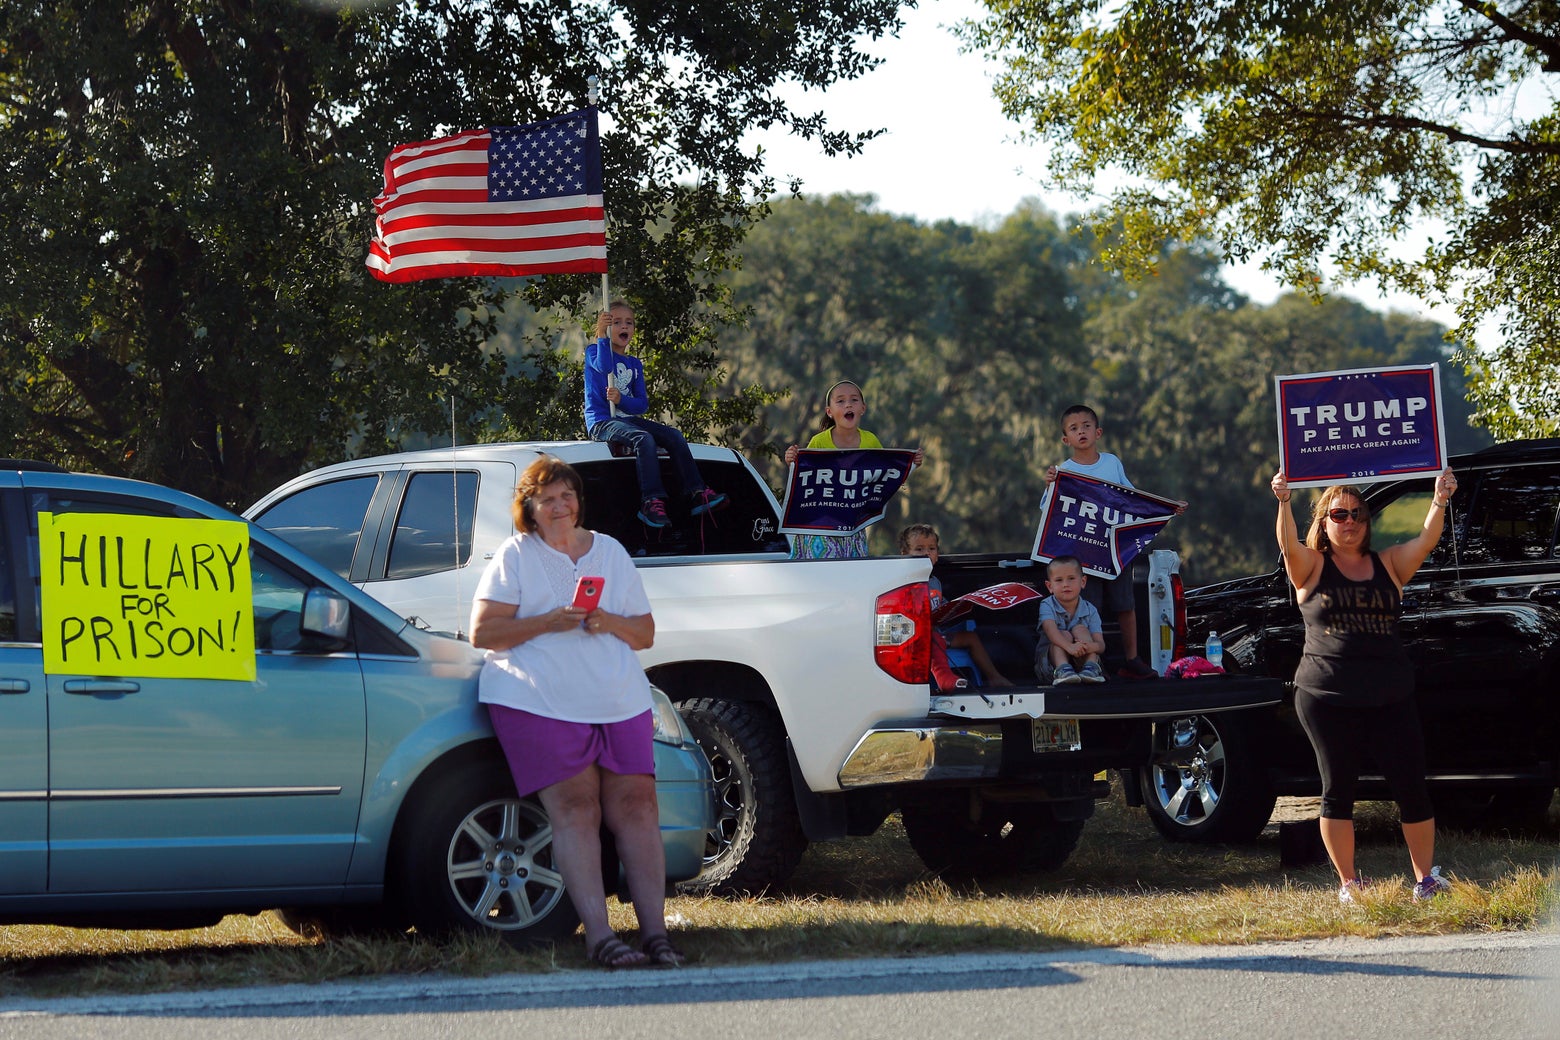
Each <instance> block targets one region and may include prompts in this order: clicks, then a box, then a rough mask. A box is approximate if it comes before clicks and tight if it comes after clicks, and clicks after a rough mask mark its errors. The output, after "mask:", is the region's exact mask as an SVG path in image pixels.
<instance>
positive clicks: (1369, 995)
mask: <svg viewBox="0 0 1560 1040" xmlns="http://www.w3.org/2000/svg"><path fill="white" fill-rule="evenodd" d="M500 1032H502V1034H503V1035H505V1036H508V1037H511V1038H515V1037H526V1038H532V1037H534V1038H536V1040H553V1038H560V1037H569V1038H596V1037H613V1038H619V1037H621V1038H628V1040H634V1038H641V1037H642V1038H645V1040H674V1038H678V1037H689V1038H695V1040H715V1038H719V1040H793V1038H794V1040H812V1038H816V1037H835V1036H838V1037H851V1038H879V1037H881V1038H884V1040H907V1038H913V1037H939V1038H965V1037H978V1038H980V1040H1007V1038H1013V1040H1019V1038H1022V1040H1033V1038H1035V1037H1037V1036H1068V1037H1099V1038H1108V1040H1128V1038H1133V1037H1143V1038H1151V1040H1181V1038H1187V1040H1208V1038H1213V1037H1237V1036H1238V1037H1240V1038H1242V1040H1269V1038H1284V1037H1328V1038H1333V1037H1339V1038H1346V1037H1358V1036H1369V1037H1378V1036H1380V1037H1402V1038H1415V1040H1419V1038H1431V1040H1435V1038H1448V1040H1469V1038H1478V1040H1517V1038H1528V1037H1531V1038H1533V1040H1556V1038H1557V1037H1560V935H1555V934H1501V935H1462V936H1441V937H1435V938H1414V939H1375V940H1358V939H1328V940H1319V941H1313V942H1294V943H1264V944H1260V945H1253V946H1221V947H1186V946H1176V947H1134V948H1126V949H1087V950H1069V951H1061V952H1054V953H1040V954H1002V955H997V956H982V955H970V954H965V955H959V956H952V957H926V958H917V959H877V960H862V961H835V962H818V963H809V964H786V965H778V966H774V967H753V966H748V967H727V968H721V967H714V968H706V967H692V968H685V969H683V970H680V971H646V970H639V971H622V972H616V973H610V974H609V973H606V972H601V971H590V970H579V971H565V972H558V973H555V974H552V975H545V976H538V975H505V976H497V977H493V978H487V979H445V978H428V979H414V980H405V979H394V980H372V981H365V982H357V983H341V984H333V985H325V986H285V987H267V988H257V989H246V990H224V991H218V992H213V993H204V994H195V993H179V994H160V995H149V996H135V997H86V998H77V999H63V1000H55V1001H32V1000H27V1001H22V1000H10V1001H0V1037H3V1038H10V1037H26V1038H40V1040H86V1038H91V1037H113V1038H115V1040H140V1038H145V1040H184V1038H189V1040H196V1038H200V1040H279V1038H293V1037H299V1036H309V1037H313V1036H320V1037H330V1038H332V1040H357V1038H360V1037H361V1038H364V1040H369V1038H372V1040H403V1038H412V1037H416V1038H418V1040H422V1038H442V1037H451V1038H457V1037H458V1038H461V1040H468V1038H470V1037H472V1036H481V1035H498V1034H499V1033H500Z"/></svg>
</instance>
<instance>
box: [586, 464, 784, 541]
mask: <svg viewBox="0 0 1560 1040" xmlns="http://www.w3.org/2000/svg"><path fill="white" fill-rule="evenodd" d="M574 468H575V469H577V470H578V471H579V474H580V479H581V480H582V481H583V482H584V484H585V526H586V527H589V528H590V529H591V530H594V531H605V532H606V533H607V534H610V535H612V536H613V537H614V538H616V539H618V541H620V542H622V543H623V547H624V548H626V549H627V550H628V552H629V555H631V556H722V555H728V554H732V553H764V552H786V551H787V550H788V548H789V543H787V541H786V538H785V536H784V535H782V534H781V533H780V520H779V517H777V516H776V515H775V510H774V507H773V506H772V505H770V502H769V499H768V498H767V497H766V496H765V495H764V493H763V489H762V488H763V486H762V485H761V484H760V483H759V482H758V481H756V480H754V479H753V476H752V474H750V473H749V472H748V471H747V470H746V468H744V467H743V466H742V464H741V463H739V462H711V461H706V460H703V459H701V460H699V472H700V475H702V476H703V477H704V482H705V484H707V485H708V486H709V487H711V488H713V489H714V490H716V491H719V492H722V493H724V494H726V495H728V496H730V501H729V502H728V503H727V504H726V506H724V507H723V508H721V509H718V510H716V511H715V512H714V513H711V514H709V515H707V516H705V517H703V518H702V520H701V518H697V517H689V516H688V514H687V512H686V510H685V509H684V507H683V504H682V503H681V502H675V503H669V506H670V509H669V512H670V513H671V520H672V523H671V526H670V527H667V528H664V529H661V530H656V531H652V530H650V529H649V528H647V527H645V525H644V524H642V523H640V522H639V520H638V518H637V514H638V512H639V478H638V475H637V474H636V473H635V470H634V460H633V459H612V460H610V461H604V462H582V463H579V464H577V465H576V466H575V467H574ZM661 479H662V480H663V481H664V482H665V483H666V486H667V487H669V488H675V487H676V486H677V474H676V473H674V472H673V471H672V464H671V462H670V460H668V459H665V458H662V459H661Z"/></svg>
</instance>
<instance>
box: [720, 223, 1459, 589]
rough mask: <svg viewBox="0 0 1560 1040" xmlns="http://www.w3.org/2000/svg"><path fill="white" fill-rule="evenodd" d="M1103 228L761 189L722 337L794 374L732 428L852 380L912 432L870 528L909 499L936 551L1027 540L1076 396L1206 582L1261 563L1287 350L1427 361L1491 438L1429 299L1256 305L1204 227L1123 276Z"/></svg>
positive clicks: (802, 415) (1380, 362)
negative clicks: (920, 454) (911, 460)
mask: <svg viewBox="0 0 1560 1040" xmlns="http://www.w3.org/2000/svg"><path fill="white" fill-rule="evenodd" d="M1109 245H1110V243H1109V242H1107V241H1102V240H1101V239H1099V238H1096V237H1095V236H1094V235H1093V234H1091V233H1090V232H1089V231H1088V230H1087V229H1085V228H1082V227H1080V226H1077V225H1076V224H1074V225H1072V226H1064V225H1063V224H1062V223H1061V222H1059V221H1058V220H1057V219H1056V218H1055V217H1053V216H1051V215H1050V214H1048V213H1046V212H1045V211H1044V210H1042V209H1040V208H1039V207H1037V206H1034V205H1025V206H1021V207H1020V208H1019V209H1018V210H1017V211H1016V212H1014V213H1013V214H1011V215H1009V216H1008V217H1007V218H1005V219H1004V220H1002V221H1001V222H1000V223H998V224H995V225H993V226H991V227H984V228H981V227H971V226H968V225H961V224H956V223H954V222H952V221H946V222H940V223H936V224H932V225H925V224H921V223H918V222H917V221H915V220H912V219H910V218H906V217H898V216H894V215H892V214H887V213H882V212H879V211H877V210H876V209H875V208H874V206H873V200H872V199H871V198H870V197H868V196H834V197H831V198H805V199H787V200H784V201H781V202H777V203H776V204H775V206H774V211H773V213H772V214H771V216H770V217H769V218H768V219H766V220H765V221H764V222H763V223H762V224H760V225H759V226H758V227H757V228H755V229H754V230H753V233H752V234H751V235H749V236H748V238H747V240H746V241H745V242H744V243H743V247H742V248H743V261H744V263H743V266H742V268H741V269H740V270H738V271H736V272H733V274H732V276H731V277H732V285H733V289H734V292H735V296H736V302H738V303H739V304H741V305H743V306H745V307H749V308H751V310H752V320H751V321H750V322H749V324H748V326H747V327H746V328H745V329H742V330H740V331H738V332H736V333H734V334H732V335H730V336H723V337H722V341H721V342H722V352H723V354H724V356H725V357H727V358H728V359H729V361H730V364H731V366H732V369H733V371H735V372H736V373H738V374H739V375H740V377H741V380H742V381H743V382H747V381H756V382H761V383H763V384H765V385H769V386H776V387H780V386H789V387H792V388H793V389H794V393H793V394H792V396H791V398H790V400H789V401H787V402H786V403H784V404H783V405H776V406H772V407H770V408H769V409H767V411H766V412H765V414H764V417H765V419H766V421H767V424H768V425H767V426H765V427H762V428H755V429H754V430H751V431H748V432H747V433H746V434H745V436H744V439H743V442H744V444H745V445H746V446H747V447H748V448H749V449H750V451H753V450H755V449H763V448H765V447H769V448H771V449H773V448H774V447H775V445H774V444H772V443H771V442H770V441H768V440H766V438H768V437H769V436H770V435H771V434H774V435H778V438H779V439H780V441H781V442H783V443H799V442H801V443H804V442H805V440H806V438H807V437H809V436H811V435H812V434H813V433H815V432H816V431H817V430H818V428H819V425H820V421H821V414H820V413H821V402H820V401H819V397H820V396H821V394H822V393H823V391H824V389H825V388H826V387H828V386H829V384H831V383H832V382H834V380H836V379H841V378H849V379H856V380H859V381H861V383H862V384H863V389H864V390H865V394H866V400H867V420H866V426H867V428H868V429H870V430H872V431H873V432H874V433H876V434H878V435H879V436H880V437H882V438H883V441H884V443H885V444H888V445H890V446H907V447H919V448H921V449H922V450H924V451H925V453H926V465H925V466H924V467H923V468H922V469H921V470H919V471H917V473H916V475H915V476H914V478H912V480H911V481H910V483H909V484H908V485H907V488H906V490H905V491H902V492H901V493H900V494H898V495H896V496H895V498H894V500H893V501H892V502H891V503H890V510H889V515H888V516H887V517H886V518H885V520H884V521H883V522H882V523H881V524H878V525H876V527H874V528H873V529H872V535H871V537H872V539H873V546H872V548H873V551H874V552H877V553H892V552H893V551H895V546H894V536H895V535H896V534H897V532H898V531H899V529H900V528H901V527H902V526H903V525H904V524H905V523H907V522H909V521H912V520H913V521H923V522H929V523H932V524H935V525H937V527H938V528H939V530H940V532H941V534H942V538H943V547H944V549H945V550H947V551H949V552H988V551H995V550H1001V551H1008V552H1011V551H1013V550H1015V549H1016V550H1020V551H1022V550H1024V549H1027V548H1028V546H1029V545H1030V544H1031V541H1032V539H1033V537H1034V531H1035V524H1036V522H1037V520H1038V519H1039V514H1038V506H1039V502H1040V496H1041V492H1042V490H1043V488H1044V486H1045V485H1044V474H1045V470H1046V467H1047V466H1050V465H1052V464H1053V463H1056V462H1059V461H1061V459H1062V458H1063V457H1064V453H1065V449H1064V448H1063V447H1062V445H1061V443H1060V441H1061V432H1060V422H1059V420H1060V418H1061V414H1062V411H1063V409H1065V408H1066V407H1067V406H1068V405H1071V404H1074V403H1079V402H1082V403H1085V404H1088V405H1090V406H1092V407H1093V408H1095V409H1096V410H1097V411H1098V412H1099V413H1100V417H1101V421H1102V424H1103V426H1104V429H1105V442H1104V446H1105V449H1106V450H1108V451H1112V452H1115V453H1116V454H1117V455H1119V456H1120V457H1121V459H1122V461H1123V463H1124V465H1125V467H1126V470H1127V473H1128V475H1129V476H1130V477H1131V478H1132V480H1133V482H1134V483H1135V484H1137V485H1138V486H1139V487H1141V488H1143V489H1144V490H1146V491H1150V492H1154V493H1156V494H1161V495H1166V496H1169V497H1173V498H1183V499H1186V500H1187V501H1188V502H1190V504H1191V507H1190V508H1189V509H1188V510H1187V512H1186V514H1185V515H1184V516H1181V517H1177V518H1176V519H1175V520H1174V521H1172V522H1171V524H1170V526H1169V528H1168V529H1167V530H1166V532H1165V534H1164V535H1162V536H1161V537H1162V539H1163V541H1162V544H1164V545H1169V546H1173V547H1174V548H1176V549H1178V550H1179V551H1180V553H1181V556H1182V560H1183V573H1184V574H1185V575H1186V578H1187V580H1188V581H1191V582H1203V581H1213V580H1217V579H1220V578H1226V577H1234V576H1236V575H1239V574H1244V573H1251V572H1252V571H1256V570H1263V569H1266V568H1267V567H1269V566H1271V565H1272V563H1273V559H1274V549H1273V533H1272V531H1273V517H1272V495H1271V494H1270V493H1269V492H1268V490H1267V483H1268V480H1269V479H1270V478H1271V477H1272V475H1273V470H1274V467H1275V466H1276V465H1277V462H1278V446H1277V438H1276V435H1275V434H1276V427H1275V422H1274V390H1273V377H1274V376H1275V375H1277V374H1279V373H1284V372H1296V371H1312V372H1317V371H1329V370H1333V369H1341V368H1369V367H1377V366H1384V365H1407V364H1426V363H1429V362H1433V361H1438V362H1441V363H1442V364H1443V379H1444V381H1445V383H1446V389H1447V393H1446V400H1445V412H1446V415H1445V418H1446V425H1447V427H1448V431H1449V433H1448V441H1449V445H1448V446H1449V448H1450V450H1452V451H1454V452H1460V451H1471V450H1474V449H1476V448H1479V447H1483V446H1484V445H1485V444H1487V443H1488V437H1487V436H1486V435H1484V433H1483V432H1482V431H1480V430H1476V429H1473V428H1470V427H1468V426H1467V416H1468V414H1469V406H1468V404H1467V402H1466V400H1464V398H1463V396H1462V390H1463V388H1464V382H1463V378H1462V374H1461V372H1460V371H1458V370H1457V369H1456V368H1455V367H1454V366H1447V365H1446V362H1447V361H1448V347H1447V346H1446V344H1445V343H1444V342H1443V341H1442V339H1441V333H1442V331H1443V330H1442V329H1441V327H1440V326H1438V325H1436V324H1434V323H1433V322H1428V321H1424V320H1422V319H1419V318H1414V317H1408V316H1405V315H1398V314H1393V315H1385V316H1384V315H1381V314H1378V313H1375V312H1373V311H1371V310H1369V309H1368V308H1366V307H1364V306H1362V305H1361V304H1358V303H1355V302H1353V301H1350V300H1344V299H1336V298H1328V299H1324V300H1323V301H1321V302H1320V303H1318V302H1316V301H1313V300H1312V299H1310V298H1308V297H1306V296H1304V295H1300V294H1290V295H1287V296H1285V297H1283V298H1281V299H1280V300H1278V301H1277V302H1276V303H1274V304H1272V305H1271V306H1255V305H1253V304H1251V303H1250V302H1248V301H1247V300H1245V299H1244V298H1243V297H1241V296H1240V294H1238V293H1236V292H1234V291H1233V290H1231V289H1230V288H1229V286H1227V285H1226V284H1224V282H1223V280H1222V278H1221V275H1220V269H1219V262H1218V258H1217V256H1215V255H1213V254H1212V253H1211V252H1210V251H1209V250H1208V249H1207V248H1206V247H1204V246H1201V245H1191V246H1188V245H1184V244H1172V245H1170V246H1167V247H1164V248H1162V249H1161V250H1160V251H1159V253H1158V254H1157V258H1156V260H1155V264H1154V267H1155V270H1156V271H1157V274H1156V275H1155V276H1154V277H1151V278H1147V279H1142V280H1133V279H1129V278H1127V277H1125V276H1124V275H1122V274H1121V273H1119V272H1116V271H1112V270H1111V269H1109V268H1108V267H1106V266H1105V265H1103V264H1101V263H1099V262H1098V256H1099V254H1100V253H1101V252H1102V251H1103V250H1105V249H1107V248H1108V247H1109ZM770 476H771V478H772V479H773V480H774V481H775V482H776V483H779V481H780V480H781V479H782V474H781V472H780V468H779V466H778V465H775V466H772V467H771V469H770Z"/></svg>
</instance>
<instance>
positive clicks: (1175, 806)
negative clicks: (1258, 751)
mask: <svg viewBox="0 0 1560 1040" xmlns="http://www.w3.org/2000/svg"><path fill="white" fill-rule="evenodd" d="M1138 778H1139V785H1140V789H1141V792H1142V795H1143V807H1144V808H1145V809H1146V810H1147V811H1148V818H1149V820H1151V821H1152V822H1153V824H1154V826H1155V828H1157V829H1158V831H1159V833H1160V834H1162V835H1163V836H1164V837H1166V838H1168V839H1170V840H1171V841H1186V842H1209V843H1213V842H1236V843H1239V842H1250V841H1255V840H1256V837H1257V835H1259V834H1261V833H1262V828H1263V827H1265V826H1267V822H1268V820H1269V818H1271V817H1272V815H1273V805H1274V803H1275V802H1276V801H1277V798H1276V797H1275V796H1274V794H1273V789H1272V787H1271V785H1270V784H1269V783H1268V779H1267V776H1266V775H1265V773H1264V771H1263V769H1262V767H1261V766H1260V764H1259V763H1258V762H1257V759H1256V755H1255V751H1254V748H1253V747H1252V744H1251V741H1250V740H1249V738H1248V737H1247V733H1246V730H1245V729H1244V728H1243V727H1242V726H1241V724H1240V722H1239V721H1238V720H1236V719H1235V718H1232V717H1231V716H1230V715H1228V714H1225V715H1219V716H1214V717H1210V716H1207V715H1194V716H1190V717H1187V718H1180V719H1171V720H1167V721H1162V722H1156V723H1155V724H1154V736H1153V752H1152V756H1151V758H1150V760H1149V763H1148V766H1147V768H1145V769H1143V770H1141V771H1139V773H1138Z"/></svg>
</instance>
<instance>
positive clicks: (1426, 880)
mask: <svg viewBox="0 0 1560 1040" xmlns="http://www.w3.org/2000/svg"><path fill="white" fill-rule="evenodd" d="M1451 887H1452V886H1451V885H1450V884H1449V883H1448V882H1447V880H1446V879H1445V878H1443V877H1442V876H1441V868H1440V867H1431V868H1430V873H1428V874H1426V875H1425V876H1424V877H1422V878H1420V879H1419V880H1418V881H1416V882H1415V883H1414V902H1416V903H1422V902H1424V901H1425V900H1426V899H1434V898H1435V897H1436V896H1438V895H1440V894H1441V893H1442V892H1445V891H1447V890H1448V889H1450V888H1451Z"/></svg>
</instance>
